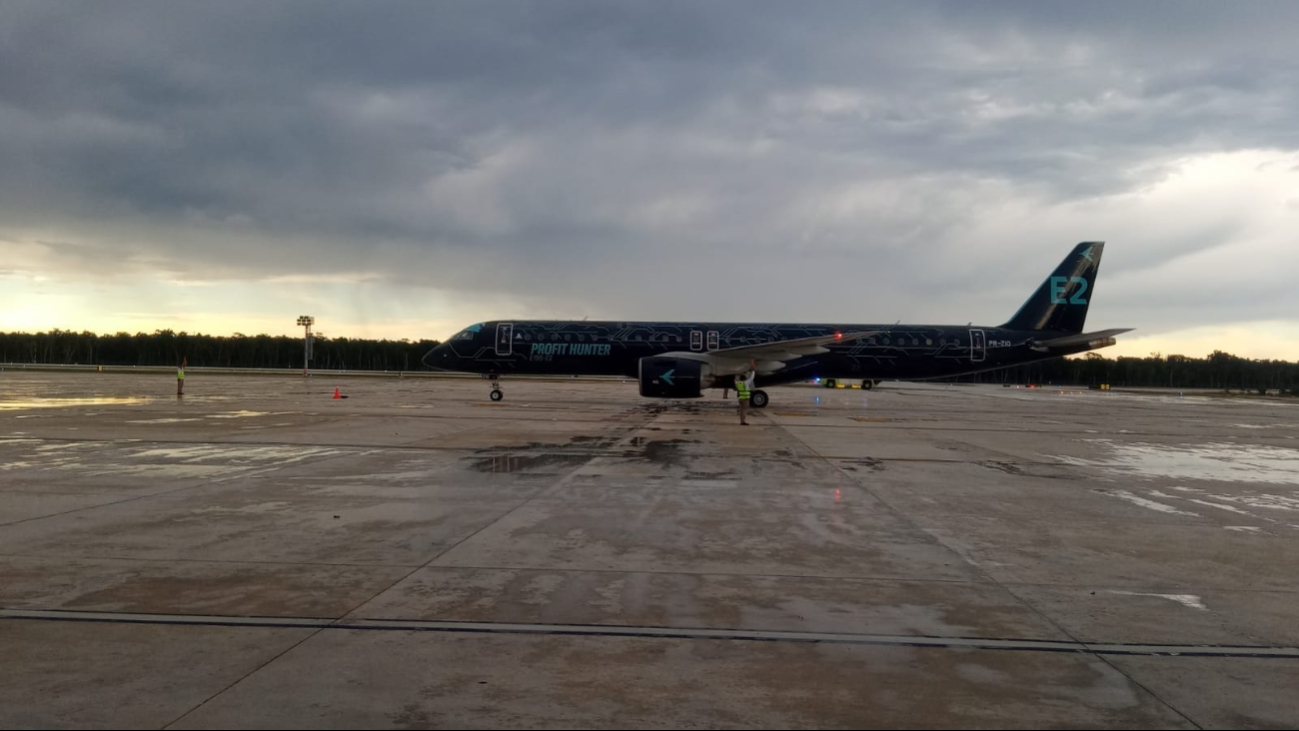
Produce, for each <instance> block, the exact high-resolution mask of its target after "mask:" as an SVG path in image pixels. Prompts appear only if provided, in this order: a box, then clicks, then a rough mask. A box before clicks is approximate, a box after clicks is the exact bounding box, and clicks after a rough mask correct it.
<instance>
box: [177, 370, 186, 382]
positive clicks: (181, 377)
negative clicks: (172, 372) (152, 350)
mask: <svg viewBox="0 0 1299 731" xmlns="http://www.w3.org/2000/svg"><path fill="white" fill-rule="evenodd" d="M176 380H178V381H183V380H185V369H184V368H177V369H176Z"/></svg>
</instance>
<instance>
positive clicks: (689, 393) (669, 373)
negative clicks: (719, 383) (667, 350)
mask: <svg viewBox="0 0 1299 731" xmlns="http://www.w3.org/2000/svg"><path fill="white" fill-rule="evenodd" d="M712 385H713V369H712V367H711V366H709V365H708V364H707V363H704V362H701V361H697V360H689V359H685V358H673V357H672V356H667V355H658V356H654V357H652V358H641V359H640V395H642V396H646V397H648V398H699V397H700V396H702V395H703V390H704V389H705V388H711V387H712Z"/></svg>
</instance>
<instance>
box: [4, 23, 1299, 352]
mask: <svg viewBox="0 0 1299 731" xmlns="http://www.w3.org/2000/svg"><path fill="white" fill-rule="evenodd" d="M1296 27H1299V3H1293V2H1278V3H1248V4H1236V3H1222V2H1217V3H1195V2H1170V3H1157V2H1142V3H1129V2H1122V3H1067V4H1066V3H1060V2H1024V3H979V2H957V3H950V4H948V3H929V2H906V3H900V2H899V3H895V4H885V3H867V2H844V3H793V2H779V3H777V2H739V3H735V2H707V3H699V2H680V3H677V2H661V1H657V0H656V1H655V2H640V3H631V2H625V3H610V2H589V3H572V2H559V1H548V2H532V3H524V2H478V1H477V0H475V1H474V2H418V3H395V2H384V3H362V2H355V3H334V2H304V3H284V2H250V3H240V2H228V1H227V2H219V3H215V2H152V3H133V2H106V3H68V2H43V1H42V2H31V3H28V2H12V1H11V0H0V330H35V329H46V328H52V327H60V328H70V329H76V330H82V329H90V330H96V331H101V332H112V331H117V330H128V331H139V330H143V331H152V330H154V329H158V328H172V329H176V330H189V331H191V332H194V331H202V332H210V333H232V332H244V333H256V332H268V333H292V332H295V326H294V322H295V320H296V319H297V316H298V315H300V314H313V315H315V316H316V318H317V322H318V324H317V329H318V330H319V331H321V332H322V333H324V334H326V335H335V336H337V335H352V336H369V337H397V338H400V337H409V338H412V339H414V338H421V337H445V336H446V335H449V334H451V333H452V332H454V331H456V330H458V329H459V328H460V327H462V326H464V325H467V324H470V323H472V322H476V321H480V320H488V319H504V318H540V317H556V318H579V319H580V318H582V317H591V318H592V319H596V318H600V319H604V318H610V319H612V318H636V319H714V320H760V321H766V320H775V321H826V320H829V321H849V322H889V323H892V322H895V321H898V320H902V321H904V322H921V323H943V322H960V323H965V322H969V321H973V322H975V323H981V324H990V325H991V324H997V323H1000V322H1003V321H1005V320H1006V319H1007V318H1008V317H1009V316H1010V315H1011V314H1012V313H1013V312H1014V311H1015V309H1016V308H1017V307H1018V306H1019V305H1020V304H1021V302H1022V301H1023V299H1024V298H1025V297H1027V296H1028V294H1029V293H1030V292H1032V290H1033V289H1034V288H1035V287H1036V286H1037V285H1038V283H1039V282H1040V281H1041V280H1042V279H1043V278H1044V277H1045V276H1046V275H1047V274H1049V273H1050V271H1051V269H1052V268H1053V267H1054V266H1055V265H1056V264H1057V262H1058V261H1059V260H1060V259H1061V258H1062V257H1063V256H1064V255H1065V254H1066V253H1067V252H1068V251H1069V249H1070V248H1071V247H1072V246H1073V245H1074V244H1075V243H1077V242H1079V241H1084V240H1104V241H1106V242H1108V245H1107V247H1106V252H1105V260H1104V263H1103V265H1102V268H1101V277H1100V280H1099V283H1098V285H1097V292H1096V297H1095V299H1094V300H1093V305H1092V307H1091V312H1090V315H1089V319H1088V326H1089V327H1091V328H1095V329H1099V328H1105V327H1135V328H1138V330H1137V332H1136V333H1133V335H1134V336H1139V337H1130V338H1128V339H1127V340H1126V341H1125V343H1124V344H1122V345H1121V346H1119V348H1115V349H1111V350H1109V351H1107V352H1108V353H1111V354H1113V353H1132V354H1140V355H1144V354H1147V353H1149V352H1152V351H1160V352H1164V353H1173V352H1179V353H1186V354H1190V355H1202V354H1205V353H1207V352H1209V351H1211V350H1213V349H1214V348H1219V347H1221V348H1224V349H1227V350H1231V351H1232V352H1236V353H1238V354H1242V355H1251V356H1254V357H1285V358H1290V359H1299V314H1296V313H1299V294H1296V288H1297V287H1299V283H1297V282H1296V280H1297V279H1299V81H1297V80H1299V43H1297V42H1296V41H1295V38H1294V29H1295V28H1296Z"/></svg>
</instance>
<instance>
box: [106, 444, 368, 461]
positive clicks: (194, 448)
mask: <svg viewBox="0 0 1299 731" xmlns="http://www.w3.org/2000/svg"><path fill="white" fill-rule="evenodd" d="M343 453H344V452H343V451H342V450H338V449H331V448H328V447H307V446H298V445H293V446H255V447H253V446H250V447H245V446H235V445H223V444H195V445H188V446H183V447H153V448H150V449H145V450H142V451H140V452H136V453H135V454H133V455H131V457H133V458H135V459H143V460H157V459H167V460H176V461H179V462H186V463H196V462H204V461H207V460H222V461H230V462H235V463H239V462H243V463H247V462H267V463H274V464H277V465H283V464H291V463H294V462H301V461H303V460H306V459H311V458H313V457H330V456H334V455H337V454H343Z"/></svg>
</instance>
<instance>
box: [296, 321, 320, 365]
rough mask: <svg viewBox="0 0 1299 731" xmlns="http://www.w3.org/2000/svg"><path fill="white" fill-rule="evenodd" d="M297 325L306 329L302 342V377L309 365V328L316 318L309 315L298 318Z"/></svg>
mask: <svg viewBox="0 0 1299 731" xmlns="http://www.w3.org/2000/svg"><path fill="white" fill-rule="evenodd" d="M298 324H299V325H301V326H302V327H305V328H306V329H307V332H306V336H305V337H304V338H303V341H302V375H303V376H306V375H308V374H307V369H308V368H309V367H310V365H311V326H312V325H315V324H316V318H314V317H312V316H311V315H303V316H301V317H299V318H298Z"/></svg>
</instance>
